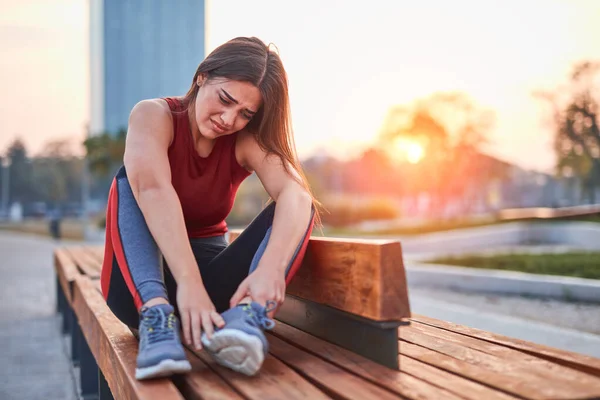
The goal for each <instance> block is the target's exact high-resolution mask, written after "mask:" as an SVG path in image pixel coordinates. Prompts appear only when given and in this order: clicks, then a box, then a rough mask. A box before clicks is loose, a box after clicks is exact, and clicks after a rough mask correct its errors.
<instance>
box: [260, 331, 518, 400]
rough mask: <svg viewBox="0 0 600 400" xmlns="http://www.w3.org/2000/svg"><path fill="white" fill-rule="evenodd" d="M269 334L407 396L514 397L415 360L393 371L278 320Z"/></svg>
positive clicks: (475, 399)
mask: <svg viewBox="0 0 600 400" xmlns="http://www.w3.org/2000/svg"><path fill="white" fill-rule="evenodd" d="M273 335H275V336H276V337H278V338H280V339H282V340H284V341H286V342H289V343H290V344H292V345H294V346H296V347H299V348H301V349H302V350H304V351H307V352H310V353H312V354H314V355H316V356H318V357H321V358H322V359H324V360H327V361H328V362H331V363H333V364H335V365H337V366H339V367H341V368H344V369H346V370H348V371H350V372H351V373H353V374H356V375H358V376H360V377H362V378H364V379H367V380H369V381H371V382H373V383H375V384H377V385H380V386H382V387H385V388H387V389H389V390H391V391H393V392H396V393H398V394H399V395H402V396H405V397H407V398H410V399H423V398H430V399H443V398H444V399H445V398H452V396H454V397H458V398H465V399H472V400H480V399H489V400H510V399H514V397H512V396H509V395H506V394H504V393H502V392H498V391H496V390H493V389H490V388H488V387H487V386H484V385H481V384H478V383H475V382H471V381H469V380H467V379H457V377H456V375H453V374H451V373H449V372H446V371H443V370H438V369H436V368H434V367H431V366H429V365H427V364H423V363H419V362H418V361H415V360H410V359H409V360H410V361H408V362H405V363H403V362H402V360H401V362H400V371H395V370H392V369H390V368H386V367H384V366H382V365H380V364H377V363H375V362H373V361H371V360H368V359H366V358H364V357H362V356H360V355H358V354H356V353H353V352H351V351H348V350H346V349H343V348H341V347H339V346H336V345H333V344H331V343H328V342H326V341H324V340H321V339H319V338H317V337H314V336H312V335H309V334H307V333H305V332H303V331H301V330H299V329H296V328H294V327H292V326H289V325H286V324H284V323H281V322H278V323H277V325H276V326H275V329H274V330H273V331H272V335H269V340H270V339H271V337H273Z"/></svg>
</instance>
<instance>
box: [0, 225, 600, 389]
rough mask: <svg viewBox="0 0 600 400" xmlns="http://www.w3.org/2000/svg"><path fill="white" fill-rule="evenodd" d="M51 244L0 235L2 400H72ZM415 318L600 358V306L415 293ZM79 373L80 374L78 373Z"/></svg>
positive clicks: (412, 292)
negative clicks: (459, 325) (459, 324)
mask: <svg viewBox="0 0 600 400" xmlns="http://www.w3.org/2000/svg"><path fill="white" fill-rule="evenodd" d="M55 246H56V244H55V243H54V242H52V241H51V240H49V239H46V238H42V237H35V236H26V235H22V234H14V233H10V232H4V231H0V293H1V300H2V301H1V302H0V341H1V343H2V344H3V346H2V347H1V348H0V360H2V363H0V400H16V399H19V400H21V399H27V400H35V399H43V400H54V399H56V400H75V399H76V398H77V396H76V383H75V382H76V380H75V377H74V375H73V374H74V372H73V371H72V370H71V369H70V367H69V365H70V363H69V361H68V358H67V354H68V352H67V350H66V349H67V345H66V344H65V341H64V339H63V338H62V337H61V335H60V333H59V332H60V330H59V326H58V325H59V321H58V317H56V316H55V297H54V296H55V286H54V285H55V283H54V282H55V281H54V272H53V268H52V256H51V255H52V249H53V248H54V247H55ZM410 298H411V306H412V310H413V312H415V313H419V314H423V315H428V316H431V317H434V318H439V319H444V320H448V321H453V322H457V323H461V324H465V325H468V326H472V327H476V328H480V329H484V330H489V331H493V332H497V333H501V334H505V335H509V336H513V337H519V338H522V339H526V340H531V341H534V342H538V343H544V344H548V345H551V346H554V347H559V348H563V349H567V350H572V351H577V352H581V353H586V354H591V355H594V356H596V357H600V336H599V335H595V334H594V333H600V321H599V319H600V305H583V304H573V303H563V302H557V301H544V300H536V299H526V298H516V297H503V296H485V295H476V294H465V293H456V292H449V291H442V290H431V289H425V288H419V287H411V288H410ZM75 373H76V372H75Z"/></svg>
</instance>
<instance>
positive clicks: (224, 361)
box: [202, 329, 265, 376]
mask: <svg viewBox="0 0 600 400" xmlns="http://www.w3.org/2000/svg"><path fill="white" fill-rule="evenodd" d="M202 344H203V345H204V348H205V349H206V351H207V352H208V353H209V354H210V355H211V356H212V358H213V359H214V360H215V361H216V362H217V363H219V364H221V365H223V366H225V367H227V368H230V369H232V370H234V371H237V372H240V373H242V374H244V375H248V376H252V375H255V374H256V373H257V372H258V371H259V370H260V367H261V365H262V363H263V361H264V358H265V356H264V354H263V344H262V342H261V341H260V339H259V338H257V337H256V336H253V335H249V334H247V333H245V332H242V331H240V330H237V329H222V330H220V331H218V332H215V333H214V334H213V337H212V339H210V340H208V338H207V337H206V335H202Z"/></svg>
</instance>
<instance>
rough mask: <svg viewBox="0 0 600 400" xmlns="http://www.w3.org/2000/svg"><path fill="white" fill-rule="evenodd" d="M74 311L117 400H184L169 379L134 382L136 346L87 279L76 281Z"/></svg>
mask: <svg viewBox="0 0 600 400" xmlns="http://www.w3.org/2000/svg"><path fill="white" fill-rule="evenodd" d="M73 308H74V310H75V314H76V315H77V318H78V320H79V324H80V326H81V331H82V332H83V335H84V337H85V339H86V341H87V343H88V345H89V347H90V350H91V352H92V354H93V355H94V358H95V359H96V361H97V362H98V367H99V368H100V369H101V370H102V372H103V373H104V376H105V377H106V381H107V382H108V385H109V387H110V390H111V392H112V393H113V396H114V397H115V398H116V399H153V398H156V399H169V400H171V399H183V397H182V396H181V393H180V392H179V391H178V390H177V388H176V387H175V386H174V385H173V383H172V382H171V381H170V380H169V379H156V380H149V381H138V380H136V379H135V374H134V371H135V363H136V354H137V347H138V342H137V340H136V339H135V337H134V336H133V334H132V333H131V332H130V331H129V329H128V328H127V327H126V326H125V325H124V324H123V323H121V322H120V321H119V320H118V319H117V318H116V317H115V316H114V315H113V313H112V312H111V311H110V309H109V308H108V306H107V305H106V302H105V301H104V299H103V298H102V296H101V295H100V294H99V293H98V292H97V290H96V288H95V287H94V285H93V283H92V281H91V280H90V279H89V278H88V277H85V276H78V277H76V278H75V284H74V291H73Z"/></svg>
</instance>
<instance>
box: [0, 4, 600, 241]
mask: <svg viewBox="0 0 600 400" xmlns="http://www.w3.org/2000/svg"><path fill="white" fill-rule="evenodd" d="M1 4H2V13H0V32H1V35H0V40H1V44H0V46H1V48H2V54H3V57H2V58H3V61H2V63H1V68H2V73H1V74H0V82H1V83H0V86H1V87H2V88H3V93H4V96H3V100H2V107H0V122H1V125H0V129H1V132H2V133H1V135H0V155H1V158H2V163H1V164H2V173H1V174H0V188H1V191H0V198H1V208H0V210H1V211H0V216H1V219H2V220H3V221H4V225H7V224H13V225H14V224H15V223H19V224H21V225H27V227H28V228H27V229H31V230H35V229H38V228H37V227H36V224H35V223H34V221H35V220H37V221H40V220H43V221H44V223H43V224H41V225H43V227H41V228H39V229H41V230H47V227H46V222H45V221H47V220H49V219H52V218H61V222H62V224H61V226H62V234H63V235H66V236H67V237H71V238H79V237H84V236H85V235H87V236H89V235H92V234H93V231H94V230H96V229H101V228H102V223H103V222H102V215H103V212H104V206H105V201H106V196H107V190H108V185H109V183H110V179H111V177H112V175H113V174H114V172H115V170H116V169H117V168H118V167H119V166H120V165H121V163H122V153H123V149H124V137H125V132H126V128H127V118H128V115H129V112H130V110H131V108H132V107H133V105H135V103H137V102H138V101H140V100H142V99H146V98H153V97H161V96H176V95H182V94H184V93H185V92H186V90H187V88H188V87H189V85H190V83H191V79H192V76H193V74H194V72H195V69H196V67H197V65H198V64H199V62H200V61H201V60H202V59H203V58H204V56H205V55H206V54H208V53H209V52H210V51H211V50H212V49H213V48H215V47H216V46H218V45H219V44H221V43H223V42H225V41H227V40H229V39H231V38H233V37H236V36H242V35H248V36H258V37H260V38H261V39H262V40H264V41H265V42H266V43H274V44H275V45H276V46H277V47H278V49H279V52H280V54H281V57H282V59H283V61H284V65H285V66H286V68H287V71H288V74H289V81H290V96H291V104H292V111H293V121H294V129H295V137H296V143H297V149H298V152H299V155H300V157H301V159H302V162H303V165H304V167H305V169H306V172H307V174H308V176H309V177H310V181H311V184H312V186H313V188H314V189H315V191H316V194H317V196H318V198H319V199H320V200H321V202H322V203H323V205H324V207H325V209H326V212H325V213H324V215H323V220H324V222H325V225H326V226H325V232H331V233H339V234H363V233H364V234H378V233H398V234H403V233H407V232H408V233H411V232H415V231H416V232H428V231H435V230H439V229H449V228H455V227H464V226H473V225H480V224H488V223H493V222H496V221H498V220H501V219H502V217H501V216H502V214H501V213H499V211H501V210H504V209H513V208H525V207H526V208H531V207H567V206H579V205H586V204H587V205H589V204H595V203H598V202H600V151H599V150H600V134H599V130H598V121H599V120H598V112H599V109H598V104H599V103H598V102H599V101H600V64H599V61H600V46H598V45H597V38H598V37H600V28H598V25H597V21H598V17H599V16H600V3H598V2H596V1H593V0H592V1H584V0H578V1H566V0H565V1H563V0H545V1H526V2H517V1H512V2H511V1H508V2H475V1H453V2H440V1H423V2H405V1H399V2H388V1H375V2H369V4H368V5H367V4H366V3H364V2H358V1H337V2H336V1H327V2H318V1H316V0H315V1H312V2H311V1H303V2H293V3H292V2H278V1H261V2H258V3H255V2H242V1H233V0H230V1H226V0H220V1H201V0H187V1H178V2H176V3H172V2H165V1H142V0H127V1H117V0H104V1H100V0H98V1H96V0H87V1H84V0H60V1H59V0H57V1H46V0H22V1H19V2H10V1H7V0H2V1H1ZM266 198H267V197H266V194H265V192H264V190H263V189H262V187H261V186H260V184H259V182H258V180H257V179H256V178H255V176H253V177H251V178H250V179H248V180H247V181H246V182H245V183H244V185H243V186H242V188H241V189H240V192H239V195H238V198H237V201H236V206H235V209H234V210H233V212H232V214H231V216H230V218H229V222H230V224H231V225H234V226H241V225H243V224H245V223H247V222H248V221H249V220H250V219H252V218H253V216H255V215H256V213H257V212H258V210H260V208H261V207H262V205H263V204H264V201H265V200H266ZM329 228H331V230H329V231H328V229H329ZM24 229H25V228H24Z"/></svg>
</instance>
